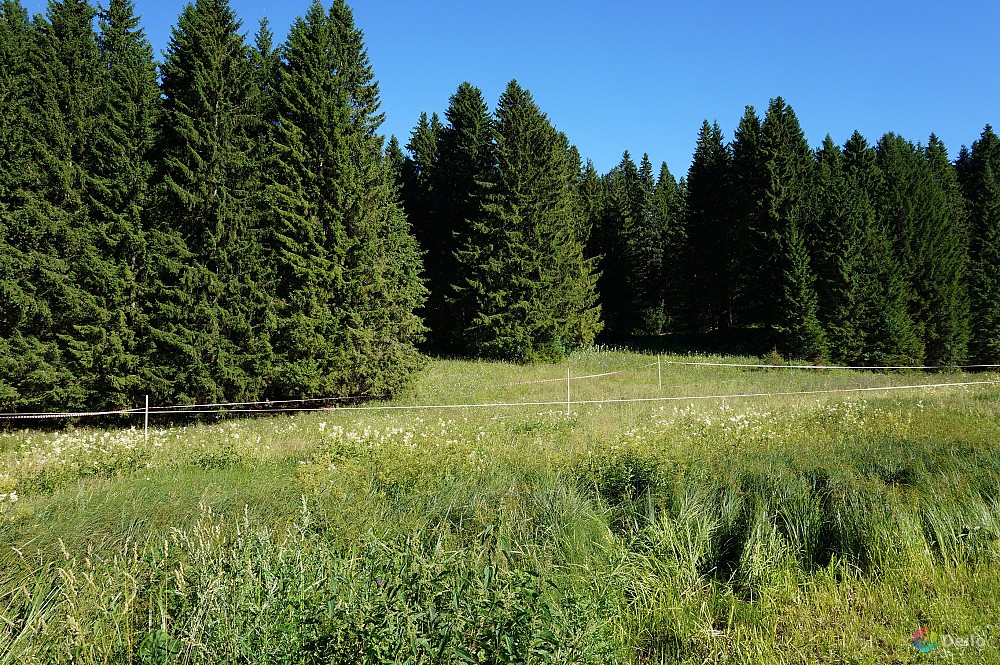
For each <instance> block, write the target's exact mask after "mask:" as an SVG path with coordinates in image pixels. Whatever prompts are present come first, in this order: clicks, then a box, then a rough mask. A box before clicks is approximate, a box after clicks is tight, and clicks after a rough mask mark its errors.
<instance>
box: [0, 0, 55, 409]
mask: <svg viewBox="0 0 1000 665" xmlns="http://www.w3.org/2000/svg"><path fill="white" fill-rule="evenodd" d="M31 39H32V33H31V25H30V23H29V22H28V14H27V11H25V9H24V7H23V6H21V4H20V2H18V1H16V0H5V1H4V2H3V4H2V5H0V108H3V109H4V112H3V113H0V408H2V409H4V410H9V409H11V408H14V407H15V406H17V405H18V404H19V403H20V402H21V400H22V397H21V390H22V389H23V386H21V385H20V384H21V381H22V380H23V377H24V376H25V374H27V373H28V372H29V371H30V368H29V367H30V364H31V362H32V361H33V358H32V357H31V356H30V355H26V354H25V352H26V351H27V349H26V346H28V341H27V340H25V335H26V334H27V335H31V334H32V333H31V331H30V330H28V327H29V326H31V325H32V324H33V323H34V321H35V320H37V318H38V317H39V316H41V317H43V319H44V316H45V311H44V303H42V302H41V301H40V299H39V298H38V297H37V296H36V294H35V293H34V288H33V286H34V285H33V284H32V283H31V282H30V281H28V280H26V279H25V277H26V276H27V275H28V272H27V270H28V256H27V253H26V251H25V250H26V247H25V245H24V243H23V241H22V240H21V238H20V237H19V234H20V233H21V225H22V223H23V217H22V214H21V212H20V210H21V209H22V208H23V206H24V199H25V196H26V195H27V193H28V192H27V191H26V188H27V187H29V186H30V183H31V173H32V170H33V169H32V168H31V167H32V165H33V160H32V157H31V153H30V150H29V145H28V136H29V135H30V128H29V127H28V125H27V122H28V118H29V117H30V91H31V90H32V85H31V65H30V60H29V56H30V51H31Z"/></svg>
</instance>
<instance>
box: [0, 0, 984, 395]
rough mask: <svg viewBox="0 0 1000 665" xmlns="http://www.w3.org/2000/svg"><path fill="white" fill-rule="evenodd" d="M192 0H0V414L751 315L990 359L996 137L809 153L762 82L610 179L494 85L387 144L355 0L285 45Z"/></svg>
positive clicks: (772, 341) (542, 347)
mask: <svg viewBox="0 0 1000 665" xmlns="http://www.w3.org/2000/svg"><path fill="white" fill-rule="evenodd" d="M241 29H242V26H241V23H240V21H239V19H238V18H237V17H236V15H235V14H234V12H233V11H232V9H231V8H230V7H229V4H228V2H227V1H226V0H195V1H194V2H192V3H190V4H188V5H187V6H186V7H185V8H184V9H183V11H182V13H181V15H180V17H179V19H178V22H177V24H176V26H175V27H174V28H173V31H172V34H171V39H170V43H169V45H168V47H167V50H166V52H165V56H164V59H163V62H162V63H156V62H155V61H154V58H153V53H152V48H151V47H150V44H149V42H148V40H147V39H146V37H145V35H144V33H143V31H142V29H141V28H140V26H139V21H138V19H137V17H136V16H135V11H134V6H133V5H132V3H131V2H130V1H129V0H111V1H110V4H109V6H108V8H107V9H102V10H100V11H98V10H97V9H95V8H94V7H93V6H92V5H90V4H89V2H87V1H86V0H53V1H52V2H50V3H49V8H48V11H47V13H46V14H45V15H44V16H43V15H37V16H34V17H29V16H28V14H27V12H26V10H25V9H24V8H23V6H22V5H21V4H20V2H19V1H18V0H0V111H2V112H0V410H19V411H30V410H35V409H50V408H69V409H114V408H123V407H131V406H133V405H135V404H136V403H138V402H139V401H140V399H141V396H142V395H143V394H150V395H151V396H152V397H153V399H154V400H156V401H157V402H158V403H161V404H162V403H216V402H224V401H254V400H260V399H285V398H291V399H296V398H312V397H324V398H325V397H328V398H336V397H348V396H351V397H356V396H363V397H386V396H390V395H393V394H395V393H397V392H398V391H399V390H400V388H401V387H402V386H404V385H405V383H406V381H407V379H408V377H410V376H411V375H412V372H413V371H414V370H415V369H416V368H417V367H419V365H420V362H421V357H422V356H421V352H420V351H421V350H422V351H432V352H436V353H444V354H460V355H466V356H475V357H486V358H498V359H504V360H511V361H518V362H527V361H534V360H555V359H559V358H561V357H563V356H564V355H565V354H566V353H567V352H568V351H569V350H571V349H573V348H576V347H580V346H586V345H589V344H592V343H594V341H595V340H597V339H610V340H619V341H627V340H629V339H633V338H635V337H636V336H651V335H661V334H664V333H671V332H684V331H686V332H694V333H699V334H701V333H706V332H720V331H721V332H726V331H735V332H736V333H738V335H755V336H759V337H761V338H762V339H765V340H766V341H767V343H768V344H769V345H773V347H774V348H775V349H776V350H778V351H780V352H781V353H784V354H788V355H791V356H795V357H798V358H803V359H810V360H819V361H837V362H844V363H849V364H858V365H870V364H891V365H897V364H924V363H927V364H953V363H959V362H968V361H973V362H978V363H996V362H1000V304H998V299H997V298H996V297H995V294H996V292H997V290H998V289H1000V256H997V253H998V251H1000V237H998V233H1000V217H998V216H1000V188H998V182H997V174H998V173H1000V141H998V139H997V136H996V135H995V134H994V132H993V130H992V129H991V128H990V127H989V126H987V127H986V129H985V130H984V131H983V133H982V135H981V136H980V138H979V139H978V140H976V141H975V142H974V143H973V144H972V146H971V149H965V148H963V149H962V151H961V152H960V153H959V155H958V157H957V159H956V160H954V161H952V160H951V159H950V158H949V156H948V153H947V151H946V150H945V147H944V145H943V144H942V143H941V142H940V141H939V140H938V139H937V138H936V137H934V136H931V137H930V139H929V140H928V142H927V143H926V145H924V144H914V143H912V142H910V141H908V140H906V139H904V138H902V137H900V136H897V135H895V134H887V135H885V136H883V137H882V138H880V139H879V140H878V141H877V142H876V144H875V145H869V144H868V143H867V141H866V140H865V138H864V137H862V136H861V135H860V134H859V133H857V132H856V133H855V134H854V135H853V136H851V137H850V138H849V139H848V140H847V141H846V142H845V143H844V144H843V145H842V146H839V145H837V144H835V143H834V142H833V140H832V139H830V138H829V137H828V138H827V139H826V140H825V141H824V142H823V144H822V145H821V146H820V147H819V148H818V149H812V148H811V147H810V146H809V144H808V143H807V141H806V140H805V138H804V135H803V133H802V130H801V128H800V127H799V124H798V121H797V119H796V117H795V114H794V112H793V110H792V109H791V107H789V106H788V105H787V104H786V103H785V102H784V101H783V100H782V99H781V98H777V99H775V100H773V101H772V102H771V104H770V105H769V108H768V110H767V113H766V114H765V116H764V118H763V119H760V118H759V116H758V115H757V114H756V112H755V111H754V109H753V108H751V107H748V108H747V109H746V113H745V114H744V116H743V118H742V119H741V121H740V123H739V126H738V127H737V128H736V130H735V132H734V134H733V138H732V140H730V141H728V142H727V141H726V140H725V138H724V136H723V133H722V130H721V128H720V127H719V126H718V124H710V123H708V122H707V121H706V122H705V123H704V124H703V126H702V128H701V131H700V133H699V136H698V142H697V148H696V151H695V154H694V157H693V161H692V164H691V166H690V168H689V170H688V171H687V173H686V174H685V175H684V177H682V178H680V179H679V180H678V179H677V178H675V176H674V175H673V174H672V173H671V172H670V170H669V169H668V168H667V165H666V164H662V165H661V166H660V168H659V170H658V171H657V170H656V169H654V167H653V165H652V163H651V162H650V160H649V157H648V156H647V155H643V157H642V158H641V160H639V162H638V163H637V162H636V161H635V160H634V159H633V157H632V156H631V155H630V154H629V153H627V152H626V153H625V154H624V156H623V158H622V160H621V163H620V164H619V165H618V166H617V167H615V168H613V169H612V170H611V171H610V172H608V173H605V174H600V173H598V171H597V170H596V168H595V167H594V165H593V163H592V162H590V161H589V160H587V161H584V160H583V159H582V157H581V154H580V152H579V150H578V149H577V148H576V147H574V146H573V145H572V144H571V142H570V141H569V139H568V137H567V136H566V135H565V134H563V133H561V132H559V131H558V130H557V129H556V128H555V126H554V124H553V123H552V122H551V121H550V119H549V118H548V116H547V115H546V114H545V113H544V112H543V111H542V110H541V109H540V108H539V106H538V104H537V103H536V102H535V100H534V98H533V97H532V95H531V93H530V92H529V91H527V90H525V89H524V88H522V87H521V86H520V85H519V84H518V83H517V82H516V81H511V82H510V83H509V84H508V86H507V88H506V89H505V91H504V92H503V94H502V95H501V96H500V99H499V100H498V102H497V104H496V106H495V108H494V109H493V110H492V111H491V110H490V109H489V107H488V105H487V104H486V102H485V100H484V99H483V96H482V93H481V91H480V90H479V89H478V88H476V87H475V86H473V85H472V84H470V83H463V84H461V85H460V86H459V87H458V89H457V91H456V92H455V94H454V95H452V97H451V98H450V100H449V105H448V108H447V110H446V112H445V113H444V117H443V119H442V118H440V117H438V116H437V115H436V114H430V115H428V114H423V115H422V116H421V117H420V119H419V121H418V123H417V125H416V127H415V128H414V130H413V132H412V134H411V136H410V137H409V140H408V142H407V144H406V145H405V150H404V146H401V145H400V143H399V141H397V140H396V139H395V138H392V139H390V141H389V142H388V145H384V138H383V136H381V135H380V134H379V127H380V126H381V123H382V119H383V116H382V113H381V110H380V101H379V89H378V84H377V82H376V80H375V77H374V73H373V71H372V69H371V66H370V63H369V60H368V57H367V54H366V51H365V46H364V38H363V34H362V32H361V31H360V30H359V29H358V28H357V27H356V26H355V25H354V20H353V16H352V13H351V10H350V9H349V7H348V6H347V5H346V4H345V3H344V1H343V0H334V1H333V4H332V5H331V6H330V7H329V8H324V6H323V5H321V4H319V2H313V3H312V4H311V5H310V6H309V8H308V10H307V12H306V13H305V14H304V15H303V16H302V17H300V18H299V19H297V20H296V21H295V22H294V24H293V25H292V26H291V28H290V30H289V32H288V36H287V39H286V40H285V41H284V43H281V44H278V45H276V44H275V43H274V38H273V34H272V32H271V31H270V29H269V27H268V25H267V23H266V22H263V23H262V24H261V26H260V28H259V29H258V30H257V32H256V34H255V35H254V37H253V40H252V43H247V40H246V39H245V38H244V36H243V34H242V33H241Z"/></svg>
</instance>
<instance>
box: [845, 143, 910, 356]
mask: <svg viewBox="0 0 1000 665" xmlns="http://www.w3.org/2000/svg"><path fill="white" fill-rule="evenodd" d="M877 159H878V157H877V155H876V153H875V150H874V149H873V148H871V147H869V145H868V142H867V141H866V140H865V138H864V137H863V136H862V135H861V134H860V133H859V132H857V131H855V132H854V133H853V134H852V135H851V137H850V139H848V141H847V142H846V143H845V144H844V150H843V169H844V180H845V188H846V193H847V196H848V198H847V200H846V202H845V205H846V206H848V207H849V210H848V212H849V214H850V215H852V216H854V217H855V218H856V220H857V221H856V222H855V221H849V224H856V225H857V227H858V229H859V232H860V234H861V249H860V252H859V254H858V263H857V267H856V268H852V269H851V275H853V279H854V280H856V282H857V285H856V286H855V287H854V288H853V291H854V293H855V294H856V295H855V296H854V297H853V300H854V302H853V303H852V305H853V306H852V307H851V309H849V310H847V311H845V313H844V315H845V316H851V317H852V318H854V319H855V320H856V323H855V328H856V329H857V330H858V331H859V332H860V333H861V334H862V335H863V342H862V343H861V344H859V345H858V346H857V347H853V348H852V347H851V346H846V345H845V346H844V347H841V350H840V351H841V357H842V358H843V359H844V360H845V361H847V362H850V363H854V364H861V365H912V364H919V363H920V362H922V358H923V345H922V343H921V341H920V339H919V338H918V337H917V334H916V332H915V330H914V326H913V322H912V319H911V318H910V314H909V311H908V307H907V305H908V293H909V287H908V285H907V283H906V281H905V279H904V277H903V274H902V271H901V270H900V269H899V267H898V259H897V258H896V254H895V252H894V250H893V246H892V242H891V241H890V236H889V231H888V226H887V224H886V223H885V222H884V221H883V220H882V218H881V217H880V216H879V215H878V212H877V210H876V204H875V201H876V200H877V197H879V196H881V195H882V192H883V191H884V188H885V185H884V180H883V177H882V172H881V170H880V169H879V167H878V163H877ZM851 312H854V314H853V315H852V314H851Z"/></svg>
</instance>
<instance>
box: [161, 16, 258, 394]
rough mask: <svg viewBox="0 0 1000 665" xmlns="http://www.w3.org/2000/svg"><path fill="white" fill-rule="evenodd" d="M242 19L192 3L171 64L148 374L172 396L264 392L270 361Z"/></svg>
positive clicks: (164, 81) (254, 99) (251, 79)
mask: <svg viewBox="0 0 1000 665" xmlns="http://www.w3.org/2000/svg"><path fill="white" fill-rule="evenodd" d="M240 27H241V24H240V22H239V21H238V20H237V18H236V16H235V14H234V13H233V11H232V9H231V8H230V6H229V3H228V2H227V0H197V1H196V2H194V3H192V4H189V5H187V6H186V7H185V8H184V11H183V12H182V13H181V15H180V18H179V20H178V24H177V26H176V27H175V28H174V29H173V32H172V36H171V39H170V44H169V47H168V49H167V52H166V59H165V61H164V63H163V66H162V70H161V74H162V78H161V85H160V90H161V94H162V98H163V110H164V112H163V114H162V115H161V119H160V122H159V125H158V134H157V161H158V173H157V174H156V176H155V177H156V183H157V184H156V190H155V196H154V202H153V205H152V206H150V208H149V209H148V210H147V219H146V230H147V238H148V239H149V242H150V245H151V256H152V257H153V259H154V260H153V261H152V262H151V265H150V269H149V271H148V275H149V276H148V278H147V283H148V295H147V298H148V301H149V303H150V307H149V312H148V315H149V321H150V328H149V333H150V334H149V337H148V339H147V341H146V344H147V354H148V358H149V361H148V363H147V367H146V381H147V382H148V384H149V388H150V391H151V393H152V394H153V395H155V396H156V397H157V398H159V399H162V400H179V401H182V402H221V401H238V400H246V399H258V398H259V397H260V396H261V394H262V392H263V389H264V386H265V382H266V379H267V375H268V370H269V368H270V364H271V358H270V354H271V352H270V347H269V332H270V331H269V329H268V326H269V323H268V320H267V318H268V317H267V304H268V299H267V298H266V297H265V295H264V287H263V285H262V282H263V281H264V266H263V259H262V256H261V243H260V231H259V224H260V221H259V214H258V212H259V206H260V203H259V201H258V200H257V197H258V196H259V192H260V190H261V185H260V173H259V169H258V167H257V164H256V159H255V158H256V156H257V153H256V146H255V137H256V136H257V135H259V134H260V129H259V127H258V123H259V116H258V115H257V111H258V108H259V107H258V99H259V95H260V90H259V86H258V77H257V76H256V74H255V71H254V67H253V59H252V55H251V50H250V48H249V47H248V46H247V45H246V44H245V43H244V41H243V37H242V36H241V34H240V32H239V30H240Z"/></svg>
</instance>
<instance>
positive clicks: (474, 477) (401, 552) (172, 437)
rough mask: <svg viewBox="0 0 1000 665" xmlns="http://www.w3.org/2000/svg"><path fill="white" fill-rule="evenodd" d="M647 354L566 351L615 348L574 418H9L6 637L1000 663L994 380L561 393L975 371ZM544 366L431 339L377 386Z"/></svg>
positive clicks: (96, 655)
mask: <svg viewBox="0 0 1000 665" xmlns="http://www.w3.org/2000/svg"><path fill="white" fill-rule="evenodd" d="M655 360H656V358H655V357H651V356H640V355H636V354H630V353H625V352H609V351H588V352H583V353H579V354H577V355H575V356H574V357H573V358H572V359H571V369H572V372H573V374H574V375H577V376H579V375H584V374H595V373H602V372H609V371H615V370H627V371H625V372H624V373H622V374H618V375H614V376H609V377H602V378H595V379H590V380H582V381H578V382H574V384H573V388H572V391H573V395H572V396H573V400H574V401H575V402H578V404H577V406H576V407H575V408H574V409H573V412H572V413H571V414H570V415H569V416H567V415H566V414H565V409H564V407H563V406H562V405H561V404H553V405H550V406H538V407H502V408H491V409H479V408H472V409H454V410H440V411H405V410H398V411H387V412H381V411H339V412H337V413H314V414H302V415H296V416H288V415H285V416H279V417H275V418H269V419H260V420H241V421H228V422H220V423H214V424H203V425H197V426H187V427H183V426H177V427H173V428H165V429H154V431H153V432H152V436H151V440H150V442H149V444H148V445H147V444H146V443H145V442H144V440H143V437H142V433H141V432H139V431H136V430H121V431H89V430H73V431H68V432H61V433H52V434H45V433H39V432H31V433H25V432H14V433H8V434H2V435H0V496H2V497H4V498H3V499H0V523H2V526H0V541H2V543H3V545H4V548H3V552H2V553H0V562H2V565H0V571H2V572H0V616H2V621H0V664H5V663H14V662H71V661H72V662H84V663H86V662H149V663H152V662H331V661H333V662H337V661H341V662H355V661H358V660H366V661H368V662H401V661H404V660H406V659H407V658H410V659H411V660H412V662H546V660H548V661H555V662H602V661H604V662H621V661H623V660H632V661H634V662H692V663H694V662H698V663H701V662H743V663H757V662H761V663H763V662H790V663H795V662H801V663H810V662H821V661H822V662H849V663H886V662H897V663H910V662H913V663H917V662H924V661H932V662H934V661H939V662H991V660H994V661H998V662H1000V609H998V607H1000V603H998V601H997V600H996V599H997V598H998V597H1000V560H998V555H1000V502H998V494H1000V492H998V489H1000V451H998V450H997V448H996V445H995V441H996V440H997V434H998V429H1000V417H998V415H1000V412H998V408H997V398H998V397H1000V388H998V387H993V386H985V387H983V386H977V387H968V388H943V389H936V390H934V391H915V392H910V391H902V392H896V393H863V394H860V395H859V394H851V393H847V394H830V395H808V396H783V397H772V398H738V399H729V400H726V401H725V404H724V406H723V403H722V401H721V400H706V401H695V402H689V401H678V402H640V403H625V404H588V405H583V404H579V402H580V401H582V400H592V399H602V398H609V397H629V398H632V397H660V396H689V395H719V394H739V393H760V392H789V391H797V390H829V389H839V388H854V387H865V386H881V385H906V384H909V383H927V382H937V381H941V382H945V381H953V380H963V379H969V378H971V379H972V380H983V379H986V378H995V377H994V376H993V375H981V374H980V375H973V376H972V377H963V376H962V375H940V374H935V375H924V374H895V375H882V374H875V373H852V372H847V371H840V370H824V371H822V372H808V373H807V372H801V371H795V370H768V371H754V370H745V369H728V368H696V367H684V366H664V367H663V374H662V379H663V388H662V390H661V389H660V388H659V387H658V380H657V373H656V368H655V367H643V366H644V365H647V364H648V363H650V362H655ZM564 373H565V366H534V367H523V366H516V365H504V364H486V363H473V362H464V361H434V362H431V363H430V364H429V365H428V367H427V368H426V369H425V370H424V372H423V373H422V375H421V376H420V378H419V379H418V381H417V382H416V383H415V384H414V385H413V386H412V388H411V389H410V390H409V391H408V393H407V394H406V395H404V396H402V397H401V398H400V399H399V400H398V401H397V402H396V403H395V405H408V404H468V403H480V402H525V401H530V402H561V401H562V400H565V397H566V387H565V383H562V382H554V383H536V384H529V385H517V384H521V383H523V382H528V381H535V380H539V379H545V378H551V377H560V376H563V375H564ZM12 494H16V496H17V499H16V500H13V497H12V496H11V495H12ZM920 626H926V627H928V628H929V629H930V630H931V631H933V632H934V633H936V634H937V635H938V638H939V646H938V648H937V649H935V650H934V651H932V652H931V653H929V654H926V655H924V654H920V653H918V652H917V651H916V650H915V649H914V648H913V646H912V641H911V640H909V637H910V635H911V634H912V632H913V631H914V630H916V629H917V628H918V627H920ZM946 634H947V635H950V636H958V637H968V636H972V637H973V638H975V639H982V641H983V643H984V647H983V649H976V648H954V647H953V648H946V646H945V644H944V642H945V641H946V638H945V637H944V636H945V635H946Z"/></svg>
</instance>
